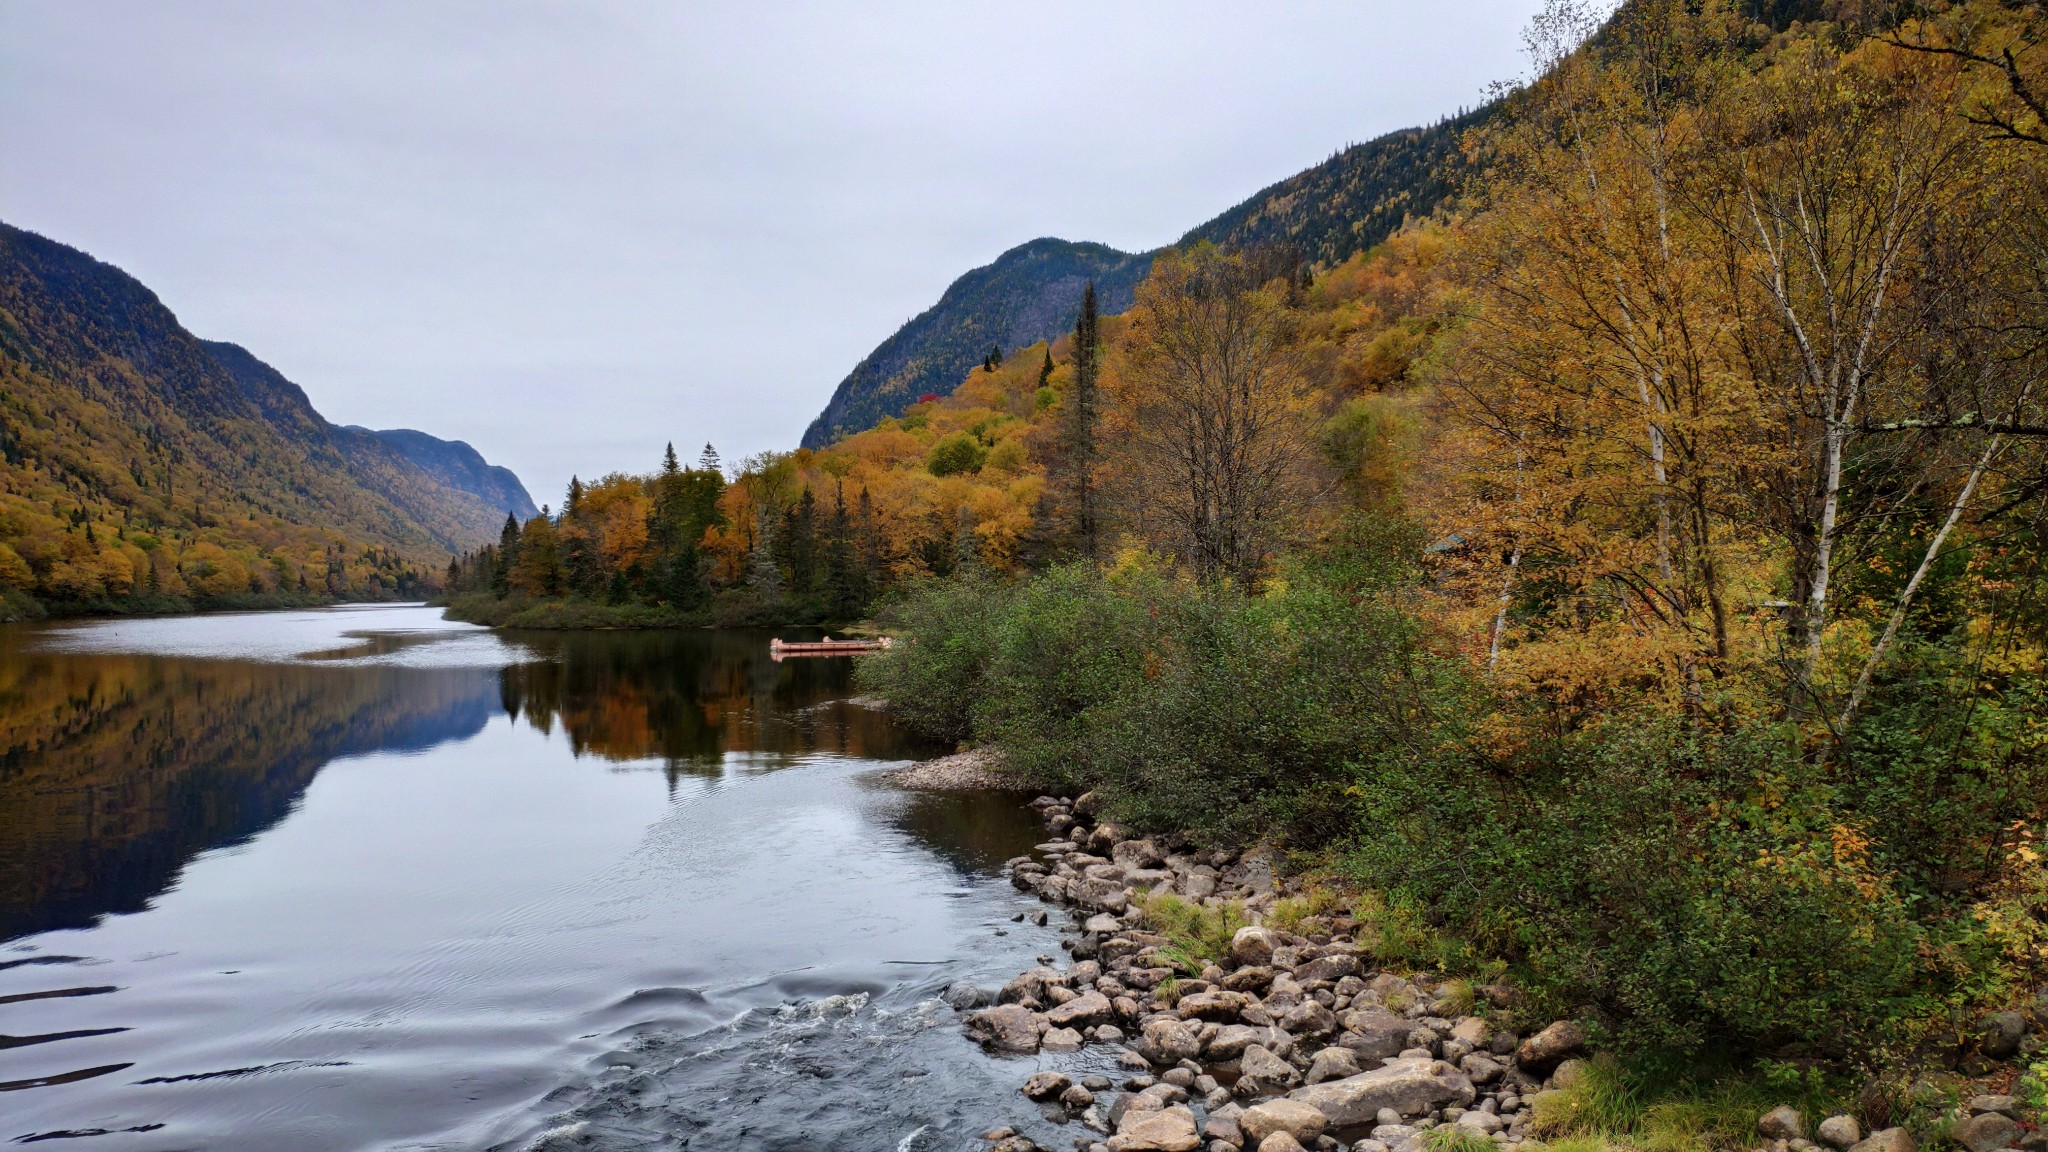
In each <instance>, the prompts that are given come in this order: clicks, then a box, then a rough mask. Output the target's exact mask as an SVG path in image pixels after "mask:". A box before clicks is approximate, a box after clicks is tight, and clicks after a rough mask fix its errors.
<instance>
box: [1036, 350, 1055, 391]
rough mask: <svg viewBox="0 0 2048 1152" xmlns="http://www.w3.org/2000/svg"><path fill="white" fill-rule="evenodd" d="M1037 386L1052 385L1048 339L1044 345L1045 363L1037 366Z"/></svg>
mask: <svg viewBox="0 0 2048 1152" xmlns="http://www.w3.org/2000/svg"><path fill="white" fill-rule="evenodd" d="M1038 386H1039V387H1040V388H1050V387H1052V342H1051V341H1049V340H1048V341H1047V342H1046V345H1045V363H1043V364H1040V365H1039V366H1038Z"/></svg>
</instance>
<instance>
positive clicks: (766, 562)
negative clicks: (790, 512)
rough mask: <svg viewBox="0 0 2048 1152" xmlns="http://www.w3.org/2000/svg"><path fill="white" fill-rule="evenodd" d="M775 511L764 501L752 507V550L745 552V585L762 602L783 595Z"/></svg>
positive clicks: (771, 601) (767, 601)
mask: <svg viewBox="0 0 2048 1152" xmlns="http://www.w3.org/2000/svg"><path fill="white" fill-rule="evenodd" d="M777 551H778V548H777V541H776V539H775V511H774V510H773V509H771V508H769V507H768V505H766V504H761V505H759V506H757V507H756V508H755V509H754V550H753V551H751V552H749V553H747V587H749V588H752V589H753V590H754V594H755V595H756V596H759V597H760V598H761V602H762V603H763V604H773V603H775V602H776V601H777V600H780V599H782V569H781V567H780V566H778V565H777V564H776V562H775V560H776V553H777Z"/></svg>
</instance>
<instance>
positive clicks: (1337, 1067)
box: [1308, 1045, 1364, 1084]
mask: <svg viewBox="0 0 2048 1152" xmlns="http://www.w3.org/2000/svg"><path fill="white" fill-rule="evenodd" d="M1363 1071H1364V1069H1363V1068H1360V1067H1359V1066H1358V1057H1357V1056H1355V1055H1353V1054H1352V1052H1351V1049H1349V1048H1339V1047H1336V1046H1335V1045H1332V1046H1331V1047H1328V1048H1325V1049H1323V1050H1322V1051H1321V1052H1318V1053H1316V1056H1315V1059H1313V1060H1311V1061H1309V1065H1308V1082H1309V1083H1310V1084H1321V1083H1322V1082H1323V1081H1325V1080H1342V1079H1344V1078H1345V1077H1346V1076H1356V1075H1358V1074H1359V1073H1360V1072H1363Z"/></svg>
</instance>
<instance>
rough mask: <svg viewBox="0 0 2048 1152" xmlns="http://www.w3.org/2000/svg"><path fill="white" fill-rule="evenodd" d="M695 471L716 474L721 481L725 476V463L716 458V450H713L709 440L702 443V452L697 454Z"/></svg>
mask: <svg viewBox="0 0 2048 1152" xmlns="http://www.w3.org/2000/svg"><path fill="white" fill-rule="evenodd" d="M697 470H698V471H700V472H716V473H717V474H718V475H719V477H720V478H721V479H722V478H723V477H724V476H725V461H723V460H720V459H719V458H718V449H716V448H713V447H712V446H711V441H709V440H706V441H705V442H704V451H702V452H699V453H698V454H697Z"/></svg>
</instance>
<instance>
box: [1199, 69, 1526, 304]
mask: <svg viewBox="0 0 2048 1152" xmlns="http://www.w3.org/2000/svg"><path fill="white" fill-rule="evenodd" d="M1497 107H1498V105H1497V104H1488V105H1486V106H1485V107H1483V108H1480V109H1478V110H1476V111H1472V112H1467V113H1464V114H1462V115H1460V116H1457V117H1455V118H1453V119H1449V120H1444V121H1441V122H1439V123H1436V124H1433V125H1431V126H1429V127H1427V128H1404V129H1402V130H1401V131H1399V132H1389V133H1387V134H1386V135H1385V136H1381V137H1379V138H1378V139H1376V140H1370V141H1367V142H1366V143H1364V144H1353V145H1352V146H1351V147H1349V148H1346V149H1344V150H1343V151H1341V152H1339V153H1337V154H1336V155H1335V156H1332V157H1330V158H1329V159H1328V160H1325V161H1323V162H1322V163H1321V164H1318V165H1316V166H1315V167H1313V168H1310V169H1308V170H1307V171H1305V172H1300V173H1297V174H1295V175H1293V176H1289V177H1288V178H1287V179H1285V180H1282V181H1280V182H1279V183H1278V184H1275V185H1273V186H1271V187H1269V188H1265V189H1261V190H1260V191H1259V192H1258V193H1257V194H1256V195H1254V196H1253V197H1252V198H1251V199H1249V200H1246V201H1245V202H1244V203H1242V204H1239V205H1238V206H1236V207H1235V208H1231V209H1230V210H1228V211H1226V212H1224V213H1223V214H1222V215H1220V216H1217V217H1216V218H1215V219H1213V220H1211V221H1209V222H1208V223H1206V224H1203V225H1201V226H1199V227H1196V228H1193V229H1190V230H1189V232H1188V233H1187V235H1185V236H1182V237H1181V238H1180V240H1179V242H1178V243H1177V244H1175V247H1178V248H1185V247H1187V246H1189V245H1191V244H1195V243H1198V242H1200V241H1203V240H1207V241H1209V242H1210V243H1212V244H1217V245H1222V246H1227V247H1240V248H1249V247H1254V246H1257V245H1265V244H1276V245H1288V246H1291V247H1293V248H1295V249H1296V250H1297V251H1299V252H1300V253H1301V254H1302V255H1303V256H1304V257H1306V258H1307V259H1309V260H1311V261H1313V262H1315V263H1317V264H1321V265H1322V266H1324V267H1326V268H1328V267H1334V266H1336V265H1338V264H1342V263H1343V262H1344V261H1345V260H1347V259H1349V258H1350V257H1351V256H1352V254H1353V253H1357V252H1363V251H1365V250H1366V249H1368V248H1371V247H1372V246H1373V245H1375V244H1378V243H1379V242H1380V241H1382V240H1385V239H1386V238H1387V237H1389V236H1391V235H1393V234H1394V232H1395V231H1396V230H1397V229H1399V228H1400V227H1401V225H1402V223H1403V222H1404V221H1406V220H1409V219H1411V218H1420V217H1426V216H1429V215H1430V214H1432V213H1434V212H1435V211H1436V210H1437V209H1438V208H1440V207H1442V206H1444V204H1446V203H1447V202H1448V201H1449V200H1450V199H1451V197H1453V196H1455V195H1456V194H1457V192H1458V182H1459V179H1460V177H1461V176H1462V175H1463V174H1464V172H1465V167H1466V162H1465V158H1464V154H1463V152H1462V151H1461V142H1462V140H1463V138H1464V135H1465V132H1466V130H1467V129H1470V128H1474V127H1476V126H1478V125H1479V124H1482V123H1484V122H1485V121H1486V119H1487V118H1488V117H1489V116H1491V115H1493V113H1494V110H1495V109H1496V108H1497Z"/></svg>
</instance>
